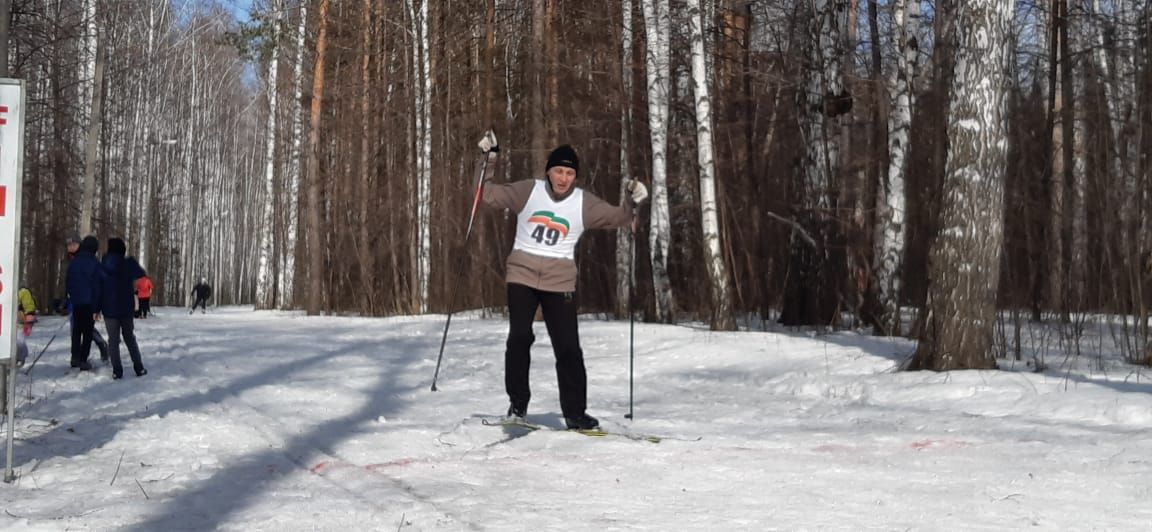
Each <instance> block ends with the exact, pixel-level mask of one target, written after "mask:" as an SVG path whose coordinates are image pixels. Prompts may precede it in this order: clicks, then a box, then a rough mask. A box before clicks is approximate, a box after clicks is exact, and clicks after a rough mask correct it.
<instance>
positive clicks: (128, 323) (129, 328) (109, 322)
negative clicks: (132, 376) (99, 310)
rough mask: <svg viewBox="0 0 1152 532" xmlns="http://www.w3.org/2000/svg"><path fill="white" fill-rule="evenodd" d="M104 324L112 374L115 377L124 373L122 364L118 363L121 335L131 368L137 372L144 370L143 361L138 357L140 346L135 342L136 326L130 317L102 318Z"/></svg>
mask: <svg viewBox="0 0 1152 532" xmlns="http://www.w3.org/2000/svg"><path fill="white" fill-rule="evenodd" d="M104 326H105V327H107V328H108V355H109V356H110V357H111V358H112V374H113V375H115V376H117V377H122V376H123V375H124V366H122V365H121V364H120V336H121V335H123V336H124V345H126V346H128V356H130V357H132V370H133V371H135V372H136V373H137V374H139V373H140V372H141V371H144V362H143V360H141V359H140V347H139V346H138V345H137V344H136V327H135V325H134V324H133V322H132V318H124V319H116V318H104Z"/></svg>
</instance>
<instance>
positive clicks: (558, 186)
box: [548, 166, 576, 196]
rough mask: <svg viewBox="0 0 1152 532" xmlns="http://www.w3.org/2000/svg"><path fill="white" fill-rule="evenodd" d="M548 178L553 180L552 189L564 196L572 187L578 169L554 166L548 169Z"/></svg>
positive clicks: (558, 194)
mask: <svg viewBox="0 0 1152 532" xmlns="http://www.w3.org/2000/svg"><path fill="white" fill-rule="evenodd" d="M548 180H549V181H551V182H552V191H553V192H555V193H556V195H557V196H563V195H564V194H567V193H568V190H570V189H571V188H572V182H573V181H576V170H573V169H571V168H568V167H567V166H553V167H552V168H549V169H548Z"/></svg>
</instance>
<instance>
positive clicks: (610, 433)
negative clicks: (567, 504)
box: [481, 419, 700, 443]
mask: <svg viewBox="0 0 1152 532" xmlns="http://www.w3.org/2000/svg"><path fill="white" fill-rule="evenodd" d="M481 422H482V423H483V424H485V425H487V426H489V427H513V428H521V429H525V430H527V431H532V432H534V431H537V430H546V431H552V432H572V433H575V434H581V435H584V436H589V437H593V438H606V437H617V438H627V439H629V440H634V441H646V442H648V443H660V442H661V441H663V440H667V439H677V438H668V437H665V436H656V435H652V434H637V433H633V432H620V431H614V430H604V429H602V428H595V429H559V428H556V427H549V426H547V425H540V424H537V423H530V422H528V421H510V420H506V419H495V420H490V419H483V420H481ZM699 439H700V438H696V439H695V440H688V441H698V440H699Z"/></svg>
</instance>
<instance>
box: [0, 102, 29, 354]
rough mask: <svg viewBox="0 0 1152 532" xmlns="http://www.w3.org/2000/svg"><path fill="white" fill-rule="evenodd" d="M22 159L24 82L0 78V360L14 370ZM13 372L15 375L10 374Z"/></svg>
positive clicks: (17, 328) (18, 280) (17, 329)
mask: <svg viewBox="0 0 1152 532" xmlns="http://www.w3.org/2000/svg"><path fill="white" fill-rule="evenodd" d="M23 159H24V82H23V81H21V80H18V79H0V358H6V359H8V360H10V361H11V362H12V363H13V365H12V366H9V367H13V368H14V367H15V362H16V335H17V334H19V333H20V327H19V326H18V325H17V324H16V291H17V290H18V289H19V283H20V278H19V277H18V276H19V275H20V183H21V182H22V180H23V179H22V176H21V175H20V174H21V171H22V166H23ZM13 373H15V372H13Z"/></svg>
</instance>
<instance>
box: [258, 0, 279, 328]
mask: <svg viewBox="0 0 1152 532" xmlns="http://www.w3.org/2000/svg"><path fill="white" fill-rule="evenodd" d="M269 9H271V10H272V12H273V15H272V36H271V43H272V46H271V53H272V56H271V57H270V58H269V60H268V77H267V78H266V79H265V81H264V83H265V84H266V85H267V87H266V92H267V94H268V128H267V130H266V131H265V139H264V201H263V205H262V206H261V213H262V214H261V216H260V218H261V222H260V261H259V264H258V266H257V268H256V308H257V309H268V308H274V307H275V306H276V300H275V294H276V290H275V289H276V286H275V280H276V279H275V277H274V275H273V272H272V265H273V264H272V263H273V259H274V258H275V235H276V232H275V231H274V230H273V225H272V213H273V211H274V209H275V204H276V203H277V202H276V201H275V200H276V115H277V114H278V113H277V108H276V96H277V92H278V91H277V83H276V79H277V78H276V73H277V71H278V69H279V67H280V25H281V20H282V19H283V13H284V2H283V0H276V1H275V2H273V3H272V5H271V6H270V8H269Z"/></svg>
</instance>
